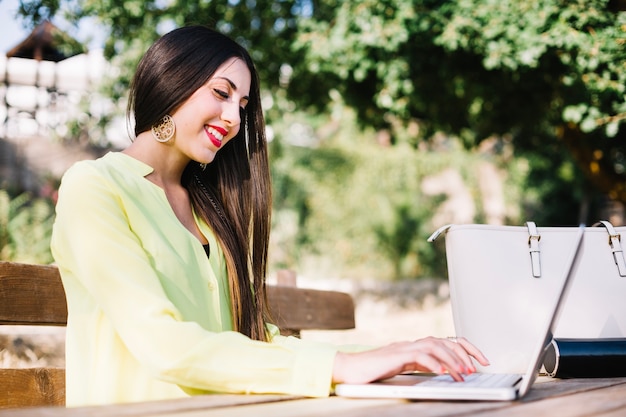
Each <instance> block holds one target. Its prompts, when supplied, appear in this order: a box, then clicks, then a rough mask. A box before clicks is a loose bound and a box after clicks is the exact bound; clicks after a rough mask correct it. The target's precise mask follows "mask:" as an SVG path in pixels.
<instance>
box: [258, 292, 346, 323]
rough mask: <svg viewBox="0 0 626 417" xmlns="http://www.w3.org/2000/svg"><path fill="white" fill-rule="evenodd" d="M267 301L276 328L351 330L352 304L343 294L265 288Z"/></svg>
mask: <svg viewBox="0 0 626 417" xmlns="http://www.w3.org/2000/svg"><path fill="white" fill-rule="evenodd" d="M267 297H268V302H269V305H270V311H271V313H272V319H273V320H274V323H275V324H276V325H277V326H278V327H279V328H286V329H299V330H319V329H325V330H340V329H353V328H354V326H355V321H354V301H353V300H352V297H351V296H350V295H349V294H346V293H342V292H338V291H322V290H312V289H304V288H296V287H282V286H268V287H267Z"/></svg>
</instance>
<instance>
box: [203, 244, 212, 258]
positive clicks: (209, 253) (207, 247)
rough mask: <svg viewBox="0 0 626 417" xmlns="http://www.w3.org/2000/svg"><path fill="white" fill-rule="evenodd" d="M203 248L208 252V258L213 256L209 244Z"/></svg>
mask: <svg viewBox="0 0 626 417" xmlns="http://www.w3.org/2000/svg"><path fill="white" fill-rule="evenodd" d="M202 247H203V248H204V251H205V252H206V257H207V258H208V257H210V256H211V247H210V246H209V244H208V243H207V244H206V245H202Z"/></svg>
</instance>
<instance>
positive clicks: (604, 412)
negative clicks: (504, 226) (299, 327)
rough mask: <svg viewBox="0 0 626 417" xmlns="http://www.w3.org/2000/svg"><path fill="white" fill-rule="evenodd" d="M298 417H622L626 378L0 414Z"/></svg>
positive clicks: (238, 397) (2, 414) (540, 380)
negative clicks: (397, 394) (463, 394)
mask: <svg viewBox="0 0 626 417" xmlns="http://www.w3.org/2000/svg"><path fill="white" fill-rule="evenodd" d="M5 416H7V417H8V416H12V417H22V416H24V417H26V416H28V417H38V416H45V417H78V416H81V417H113V416H115V417H130V416H132V417H207V416H209V417H210V416H220V417H261V416H263V417H264V416H271V417H298V416H328V417H331V416H341V417H350V416H376V417H379V416H384V417H387V416H392V417H393V416H407V417H408V416H426V417H432V416H438V417H441V416H506V417H515V416H532V417H541V416H550V417H561V416H606V417H617V416H626V378H607V379H552V378H548V377H539V378H538V379H537V382H536V383H535V385H534V386H533V388H532V390H531V391H530V392H529V393H528V395H527V396H526V397H525V398H523V399H521V400H518V401H511V402H468V401H465V402H462V401H449V402H444V401H404V400H383V399H381V400H370V399H348V398H340V397H334V396H333V397H329V398H317V399H315V398H301V397H292V396H283V395H205V396H197V397H190V398H184V399H177V400H167V401H154V402H146V403H134V404H124V405H112V406H101V407H81V408H63V407H41V408H28V409H19V410H16V409H12V410H0V417H5Z"/></svg>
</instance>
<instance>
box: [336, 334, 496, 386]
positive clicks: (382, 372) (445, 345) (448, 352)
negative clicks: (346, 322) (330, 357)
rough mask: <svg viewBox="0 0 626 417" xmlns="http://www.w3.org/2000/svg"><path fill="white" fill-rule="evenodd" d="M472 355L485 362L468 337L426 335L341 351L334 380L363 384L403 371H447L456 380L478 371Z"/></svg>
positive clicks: (482, 362)
mask: <svg viewBox="0 0 626 417" xmlns="http://www.w3.org/2000/svg"><path fill="white" fill-rule="evenodd" d="M472 358H474V359H476V360H477V361H478V363H480V364H481V365H483V366H487V365H489V361H488V360H487V358H486V357H485V356H484V355H483V354H482V353H481V352H480V350H478V349H477V348H476V347H475V346H474V345H472V344H471V343H470V342H468V341H467V340H466V339H465V338H462V337H460V338H456V339H438V338H434V337H427V338H425V339H420V340H416V341H414V342H399V343H393V344H390V345H387V346H383V347H380V348H377V349H373V350H368V351H365V352H358V353H343V352H338V353H337V356H336V357H335V364H334V367H333V382H334V383H342V382H343V383H355V384H364V383H368V382H372V381H376V380H379V379H385V378H390V377H392V376H394V375H398V374H400V373H403V372H409V371H425V372H434V373H445V372H448V373H449V374H450V376H452V378H453V379H454V380H456V381H462V380H463V374H466V375H467V374H471V373H474V372H476V368H475V367H474V365H473V363H472Z"/></svg>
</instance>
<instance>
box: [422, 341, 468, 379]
mask: <svg viewBox="0 0 626 417" xmlns="http://www.w3.org/2000/svg"><path fill="white" fill-rule="evenodd" d="M430 342H431V343H430V349H429V350H430V351H431V355H432V356H434V358H435V359H436V360H438V361H439V362H440V363H441V365H442V366H443V367H444V368H445V369H446V370H447V371H448V373H449V374H450V375H451V376H452V377H453V378H454V379H455V380H457V381H462V380H463V376H462V374H468V373H472V371H470V367H469V366H468V365H467V363H466V361H467V362H468V363H469V364H470V366H471V360H470V358H469V356H468V354H467V352H465V350H464V349H463V348H462V347H461V346H458V345H457V344H456V343H454V342H452V341H446V340H442V339H431V340H430Z"/></svg>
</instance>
